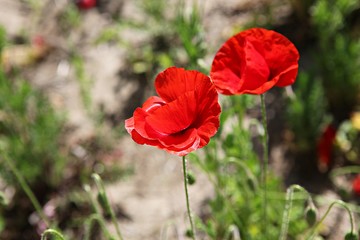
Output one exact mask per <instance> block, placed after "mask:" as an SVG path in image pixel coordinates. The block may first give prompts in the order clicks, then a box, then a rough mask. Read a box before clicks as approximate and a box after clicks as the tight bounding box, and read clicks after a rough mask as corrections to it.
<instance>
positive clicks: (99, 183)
mask: <svg viewBox="0 0 360 240" xmlns="http://www.w3.org/2000/svg"><path fill="white" fill-rule="evenodd" d="M92 178H93V179H94V181H95V184H96V186H97V188H98V191H99V194H101V195H102V197H103V200H104V201H105V205H106V208H107V209H106V211H108V212H109V213H110V216H111V220H112V222H113V224H114V226H115V229H116V233H117V235H118V237H119V239H120V240H123V237H122V235H121V231H120V227H119V224H118V221H117V220H116V217H115V214H114V211H113V209H112V208H111V206H110V203H109V199H108V197H107V195H106V192H105V187H104V184H103V182H102V180H101V178H100V176H99V175H98V174H96V173H93V174H92Z"/></svg>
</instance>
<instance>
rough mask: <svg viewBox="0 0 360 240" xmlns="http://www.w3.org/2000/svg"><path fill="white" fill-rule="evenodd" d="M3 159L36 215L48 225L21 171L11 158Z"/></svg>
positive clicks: (4, 157) (48, 221)
mask: <svg viewBox="0 0 360 240" xmlns="http://www.w3.org/2000/svg"><path fill="white" fill-rule="evenodd" d="M3 159H4V160H5V162H6V164H7V165H8V166H9V168H10V171H11V172H12V173H13V174H14V176H15V178H16V180H17V181H18V183H19V184H20V187H21V188H22V189H23V190H24V192H25V194H26V195H27V196H28V198H29V199H30V201H31V203H32V205H33V206H34V208H35V210H36V212H37V213H38V215H39V216H40V218H41V220H43V221H44V223H45V225H46V227H50V220H49V219H48V218H47V217H46V215H45V214H44V212H43V210H42V207H41V205H40V203H39V201H38V200H37V199H36V197H35V195H34V193H33V192H32V190H31V189H30V187H29V185H28V184H27V183H26V181H25V179H24V177H23V176H22V175H21V173H20V172H19V170H18V169H17V168H16V167H15V165H14V164H13V163H12V162H11V160H10V159H8V158H7V156H3Z"/></svg>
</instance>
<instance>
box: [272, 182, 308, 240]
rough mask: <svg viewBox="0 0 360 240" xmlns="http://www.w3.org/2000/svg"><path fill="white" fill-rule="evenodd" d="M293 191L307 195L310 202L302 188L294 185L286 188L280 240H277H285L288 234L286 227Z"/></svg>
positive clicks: (287, 225) (288, 220)
mask: <svg viewBox="0 0 360 240" xmlns="http://www.w3.org/2000/svg"><path fill="white" fill-rule="evenodd" d="M295 190H300V191H302V192H305V193H306V194H307V195H308V198H310V201H312V200H311V197H310V195H309V193H308V191H306V190H305V189H304V188H303V187H301V186H299V185H296V184H295V185H291V186H290V187H288V189H287V191H286V204H285V210H284V213H283V218H282V224H281V231H280V238H279V239H280V240H286V239H287V238H286V237H287V232H288V227H289V222H290V212H291V207H292V202H293V200H294V191H295Z"/></svg>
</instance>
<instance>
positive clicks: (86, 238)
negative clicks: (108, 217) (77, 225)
mask: <svg viewBox="0 0 360 240" xmlns="http://www.w3.org/2000/svg"><path fill="white" fill-rule="evenodd" d="M94 222H98V223H99V224H100V227H101V229H102V230H103V233H104V235H105V237H106V239H109V240H110V239H115V238H114V237H112V236H111V234H110V232H109V230H108V229H107V228H106V223H105V221H104V219H102V217H101V216H100V215H99V214H98V213H94V214H92V215H91V216H90V217H89V218H88V219H87V220H86V222H85V236H84V240H89V239H90V236H91V228H92V225H93V223H94Z"/></svg>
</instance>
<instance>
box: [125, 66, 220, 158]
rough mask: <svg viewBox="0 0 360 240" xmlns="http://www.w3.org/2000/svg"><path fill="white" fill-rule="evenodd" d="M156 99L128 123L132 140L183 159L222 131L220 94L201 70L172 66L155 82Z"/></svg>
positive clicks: (145, 105) (150, 101)
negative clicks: (218, 131)
mask: <svg viewBox="0 0 360 240" xmlns="http://www.w3.org/2000/svg"><path fill="white" fill-rule="evenodd" d="M155 88H156V92H157V93H158V95H159V97H157V96H153V97H150V98H149V99H148V100H146V101H145V103H144V104H143V106H142V107H141V108H137V109H136V110H135V111H134V115H133V117H131V118H129V119H127V120H126V121H125V128H126V130H127V131H128V133H129V134H130V135H131V137H132V139H133V140H134V141H135V142H136V143H139V144H147V145H152V146H156V147H158V148H161V149H164V150H166V151H168V152H170V153H173V154H176V155H179V156H184V155H186V154H188V153H190V152H191V151H194V150H196V149H198V148H201V147H204V146H205V145H206V144H208V142H209V141H210V137H212V136H214V135H215V133H216V132H217V129H218V128H219V115H220V112H221V109H220V105H219V103H218V93H217V92H216V89H215V86H214V85H213V84H212V83H211V81H210V78H209V77H208V76H206V75H204V74H202V73H200V72H198V71H194V70H191V71H186V70H185V69H183V68H176V67H171V68H168V69H166V70H165V71H163V72H161V73H160V74H159V75H158V76H157V77H156V79H155Z"/></svg>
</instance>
